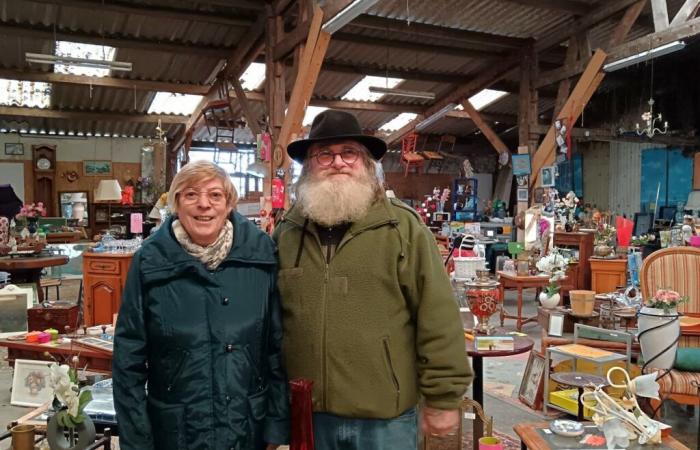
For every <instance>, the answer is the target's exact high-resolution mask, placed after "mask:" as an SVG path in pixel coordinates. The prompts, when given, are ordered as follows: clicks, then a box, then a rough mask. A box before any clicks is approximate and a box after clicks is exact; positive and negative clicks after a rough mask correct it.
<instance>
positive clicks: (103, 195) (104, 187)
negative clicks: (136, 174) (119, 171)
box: [95, 180, 122, 202]
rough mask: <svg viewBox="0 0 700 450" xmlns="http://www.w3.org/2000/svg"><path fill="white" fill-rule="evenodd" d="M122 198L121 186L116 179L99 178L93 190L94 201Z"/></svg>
mask: <svg viewBox="0 0 700 450" xmlns="http://www.w3.org/2000/svg"><path fill="white" fill-rule="evenodd" d="M121 199H122V187H121V186H119V182H118V181H117V180H101V181H100V184H98V185H97V189H96V190H95V201H96V202H110V201H113V202H115V201H119V200H121Z"/></svg>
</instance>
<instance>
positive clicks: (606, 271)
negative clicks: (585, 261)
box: [590, 258, 627, 294]
mask: <svg viewBox="0 0 700 450" xmlns="http://www.w3.org/2000/svg"><path fill="white" fill-rule="evenodd" d="M590 262H591V289H592V290H594V291H596V292H597V293H599V294H602V293H607V292H614V291H615V290H616V289H617V287H618V286H627V259H621V258H619V259H596V258H591V259H590Z"/></svg>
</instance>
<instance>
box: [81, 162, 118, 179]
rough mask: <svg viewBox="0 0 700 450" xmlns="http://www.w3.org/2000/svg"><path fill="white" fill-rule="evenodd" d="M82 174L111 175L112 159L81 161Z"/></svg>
mask: <svg viewBox="0 0 700 450" xmlns="http://www.w3.org/2000/svg"><path fill="white" fill-rule="evenodd" d="M83 175H84V176H87V177H111V176H112V161H107V160H86V161H83Z"/></svg>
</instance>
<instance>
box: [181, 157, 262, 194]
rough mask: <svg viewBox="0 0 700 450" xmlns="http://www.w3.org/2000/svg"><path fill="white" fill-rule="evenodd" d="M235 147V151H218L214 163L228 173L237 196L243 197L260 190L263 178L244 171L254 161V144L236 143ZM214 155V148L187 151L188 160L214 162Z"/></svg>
mask: <svg viewBox="0 0 700 450" xmlns="http://www.w3.org/2000/svg"><path fill="white" fill-rule="evenodd" d="M237 147H238V151H237V152H220V154H219V162H218V163H216V164H217V165H218V166H219V167H221V168H223V169H224V170H225V171H226V173H228V174H229V177H231V181H232V182H233V185H234V186H235V187H236V191H238V196H239V197H240V198H244V197H246V196H247V195H248V193H249V192H262V190H263V179H262V178H259V177H255V176H253V175H249V174H247V173H246V171H247V169H248V166H249V165H250V164H253V163H254V162H255V146H250V145H249V146H244V145H237ZM215 155H216V153H215V152H214V149H207V150H194V149H193V150H191V151H190V153H189V156H190V161H202V160H203V161H211V162H214V156H215Z"/></svg>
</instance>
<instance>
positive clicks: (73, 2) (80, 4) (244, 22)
mask: <svg viewBox="0 0 700 450" xmlns="http://www.w3.org/2000/svg"><path fill="white" fill-rule="evenodd" d="M30 1H31V2H32V3H46V4H50V5H55V6H57V7H62V6H68V7H71V8H82V9H88V10H90V11H95V9H96V8H99V10H100V12H103V11H110V12H116V13H121V14H128V15H139V16H143V17H147V18H149V19H151V20H157V19H174V20H183V21H186V22H192V21H194V22H206V23H215V24H219V25H229V26H234V27H236V26H237V27H248V26H250V25H251V24H252V23H253V20H254V19H253V18H250V17H247V18H246V17H245V16H242V15H238V16H237V17H232V16H228V15H226V14H223V13H221V12H216V13H212V12H203V11H197V10H191V9H179V8H166V7H161V6H147V5H139V4H136V3H129V4H126V3H120V2H110V1H105V2H102V3H95V2H91V1H88V0H30Z"/></svg>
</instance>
